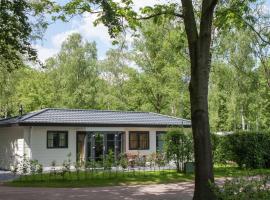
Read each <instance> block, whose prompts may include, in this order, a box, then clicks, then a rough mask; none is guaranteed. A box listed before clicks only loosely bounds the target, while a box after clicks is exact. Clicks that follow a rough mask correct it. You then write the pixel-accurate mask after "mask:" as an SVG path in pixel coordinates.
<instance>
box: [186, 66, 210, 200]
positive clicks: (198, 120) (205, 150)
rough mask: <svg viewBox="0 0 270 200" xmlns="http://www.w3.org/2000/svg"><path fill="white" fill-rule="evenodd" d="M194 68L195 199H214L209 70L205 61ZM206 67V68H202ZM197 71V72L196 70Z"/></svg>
mask: <svg viewBox="0 0 270 200" xmlns="http://www.w3.org/2000/svg"><path fill="white" fill-rule="evenodd" d="M196 67H197V68H199V69H200V70H193V72H192V74H193V75H192V78H191V83H190V100H191V120H192V132H193V138H194V154H195V192H194V199H196V200H197V199H200V200H204V199H207V200H211V199H214V195H213V192H212V191H211V190H210V187H209V182H212V183H213V182H214V175H213V163H212V148H211V142H210V129H209V118H208V98H207V96H208V95H207V92H208V89H207V86H208V84H206V82H207V83H208V81H206V80H207V78H208V74H209V73H208V72H207V69H205V66H204V65H203V63H198V65H197V66H196ZM202 69H205V70H202ZM194 71H196V72H194Z"/></svg>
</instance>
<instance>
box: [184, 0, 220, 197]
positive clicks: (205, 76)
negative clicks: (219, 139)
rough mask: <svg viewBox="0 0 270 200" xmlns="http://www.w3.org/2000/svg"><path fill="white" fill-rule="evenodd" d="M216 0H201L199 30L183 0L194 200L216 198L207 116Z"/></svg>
mask: <svg viewBox="0 0 270 200" xmlns="http://www.w3.org/2000/svg"><path fill="white" fill-rule="evenodd" d="M216 3H217V0H203V1H202V8H201V9H202V10H201V19H200V27H199V33H198V30H197V24H196V19H195V15H194V10H193V5H192V1H191V0H182V6H183V14H184V24H185V30H186V34H187V39H188V46H189V56H190V63H191V81H190V87H189V90H190V102H191V121H192V132H193V138H194V154H195V191H194V197H193V198H194V200H212V199H215V196H214V193H213V192H212V191H211V189H210V184H209V183H210V182H211V183H213V182H214V174H213V163H212V147H211V141H210V128H209V116H208V83H209V73H210V66H211V54H210V44H211V30H212V20H213V12H214V8H215V5H216Z"/></svg>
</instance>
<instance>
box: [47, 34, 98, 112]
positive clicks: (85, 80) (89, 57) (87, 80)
mask: <svg viewBox="0 0 270 200" xmlns="http://www.w3.org/2000/svg"><path fill="white" fill-rule="evenodd" d="M46 66H47V72H48V74H49V76H50V78H51V80H52V82H53V83H54V84H53V87H54V88H53V89H52V91H57V92H55V93H56V95H55V101H54V102H55V105H57V106H61V107H69V108H93V107H98V106H97V104H98V103H97V98H98V95H97V94H98V85H99V84H100V79H99V77H98V73H99V72H98V69H97V50H96V44H95V43H94V42H93V43H89V42H84V41H83V40H82V37H81V35H79V34H76V33H75V34H72V35H71V36H69V37H68V38H67V40H66V41H64V42H63V44H62V47H61V51H60V52H59V54H58V55H57V56H56V57H55V58H50V59H49V60H48V61H47V65H46Z"/></svg>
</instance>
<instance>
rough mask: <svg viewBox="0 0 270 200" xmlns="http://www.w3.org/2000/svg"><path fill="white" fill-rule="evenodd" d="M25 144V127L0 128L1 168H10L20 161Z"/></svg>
mask: <svg viewBox="0 0 270 200" xmlns="http://www.w3.org/2000/svg"><path fill="white" fill-rule="evenodd" d="M25 146H26V145H25V140H24V128H23V127H18V126H14V127H6V128H0V169H10V168H11V167H12V166H14V164H15V163H16V162H19V161H20V158H22V157H23V154H24V148H25Z"/></svg>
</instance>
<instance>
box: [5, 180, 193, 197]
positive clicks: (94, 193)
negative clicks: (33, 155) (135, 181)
mask: <svg viewBox="0 0 270 200" xmlns="http://www.w3.org/2000/svg"><path fill="white" fill-rule="evenodd" d="M192 195H193V183H192V182H182V183H175V184H166V185H165V184H157V185H143V186H142V185H141V186H140V185H139V186H114V187H92V188H16V187H5V186H0V200H37V199H38V200H75V199H76V200H78V199H79V200H107V199H108V200H119V199H121V200H191V199H192Z"/></svg>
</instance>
